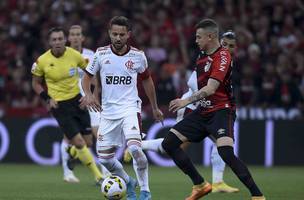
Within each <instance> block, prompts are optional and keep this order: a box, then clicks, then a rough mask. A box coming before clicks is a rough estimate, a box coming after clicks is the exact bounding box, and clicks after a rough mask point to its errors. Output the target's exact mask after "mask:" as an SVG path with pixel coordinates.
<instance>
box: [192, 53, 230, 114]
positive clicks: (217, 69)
mask: <svg viewBox="0 0 304 200" xmlns="http://www.w3.org/2000/svg"><path fill="white" fill-rule="evenodd" d="M197 63H199V64H197V65H196V72H197V85H198V89H201V88H203V87H205V86H206V85H207V84H208V80H209V79H210V78H213V79H215V80H218V81H219V82H220V85H219V87H218V88H217V90H216V91H215V93H214V94H213V95H211V96H208V97H206V98H205V99H204V100H202V103H201V107H200V108H201V112H202V113H203V114H206V113H210V112H213V111H216V110H220V109H225V108H234V107H235V103H234V98H233V96H232V86H231V72H232V60H231V56H230V53H229V51H228V50H226V49H224V48H222V47H221V48H219V49H218V50H217V51H216V52H214V53H213V54H211V55H203V57H201V58H200V59H199V61H198V62H197Z"/></svg>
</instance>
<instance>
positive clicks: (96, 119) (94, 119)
mask: <svg viewBox="0 0 304 200" xmlns="http://www.w3.org/2000/svg"><path fill="white" fill-rule="evenodd" d="M78 86H79V89H80V94H81V95H82V96H84V91H83V89H82V86H81V79H80V80H79V82H78ZM89 114H90V121H91V127H96V126H99V123H100V112H94V111H90V110H89Z"/></svg>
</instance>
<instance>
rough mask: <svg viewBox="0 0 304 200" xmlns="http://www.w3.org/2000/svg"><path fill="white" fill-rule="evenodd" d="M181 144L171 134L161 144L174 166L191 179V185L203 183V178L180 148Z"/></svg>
mask: <svg viewBox="0 0 304 200" xmlns="http://www.w3.org/2000/svg"><path fill="white" fill-rule="evenodd" d="M181 144H182V141H180V139H178V137H176V135H175V134H173V133H171V132H169V133H168V135H167V136H166V137H165V138H164V141H163V142H162V146H163V148H164V150H165V151H166V152H167V154H168V155H169V156H170V157H171V158H172V159H173V161H174V162H175V164H176V165H177V166H178V167H179V168H180V169H181V170H182V171H183V172H184V173H185V174H187V175H188V176H189V177H190V178H191V180H192V182H193V184H194V185H198V184H201V183H203V182H204V178H203V177H202V176H201V175H200V174H199V173H198V171H197V170H196V168H195V167H194V165H193V163H192V162H191V160H190V158H189V157H188V156H187V154H186V153H185V152H184V151H183V150H182V149H181V148H180V145H181Z"/></svg>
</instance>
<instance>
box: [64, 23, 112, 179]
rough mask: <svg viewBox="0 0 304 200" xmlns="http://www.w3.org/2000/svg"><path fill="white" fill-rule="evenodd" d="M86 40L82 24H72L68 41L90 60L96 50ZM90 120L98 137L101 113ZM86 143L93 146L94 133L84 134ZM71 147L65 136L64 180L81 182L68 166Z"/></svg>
mask: <svg viewBox="0 0 304 200" xmlns="http://www.w3.org/2000/svg"><path fill="white" fill-rule="evenodd" d="M84 40H85V37H84V35H83V32H82V27H81V26H80V25H72V26H71V27H70V29H69V35H68V41H69V43H70V47H72V48H73V49H75V50H77V51H79V52H80V53H81V54H82V56H83V57H84V58H85V59H88V60H89V61H90V60H92V58H93V56H94V51H92V50H90V49H87V48H83V46H82V44H83V42H84ZM78 73H79V78H80V81H79V88H80V93H81V95H84V92H83V89H82V86H81V79H82V77H83V74H84V71H83V70H82V69H78ZM93 81H96V78H94V79H93ZM93 85H94V86H96V85H97V84H96V83H95V82H93ZM89 114H90V120H91V127H92V133H93V134H94V136H95V137H96V135H97V130H98V126H99V120H100V113H99V112H94V111H90V112H89ZM83 137H84V139H85V141H86V144H87V146H88V147H91V146H92V135H91V134H90V135H84V136H83ZM68 147H69V141H68V139H67V138H66V137H64V138H63V140H62V142H61V158H62V168H63V180H64V181H65V182H68V183H79V179H78V178H77V177H76V176H75V174H74V173H73V171H72V170H71V169H69V167H68V160H69V154H68V153H67V148H68ZM100 167H101V171H102V173H103V174H104V175H107V174H109V172H108V170H107V169H106V168H105V167H104V166H102V165H101V166H100Z"/></svg>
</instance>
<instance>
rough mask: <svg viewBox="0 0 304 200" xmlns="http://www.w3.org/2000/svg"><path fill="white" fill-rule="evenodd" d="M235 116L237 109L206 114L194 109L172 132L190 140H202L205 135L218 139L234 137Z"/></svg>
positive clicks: (182, 138)
mask: <svg viewBox="0 0 304 200" xmlns="http://www.w3.org/2000/svg"><path fill="white" fill-rule="evenodd" d="M235 118H236V114H235V111H234V110H230V109H223V110H217V111H214V112H212V113H208V114H205V115H202V114H201V113H200V111H199V110H194V111H193V112H191V113H189V114H187V115H186V116H185V117H184V119H183V120H181V121H180V122H179V123H177V124H176V125H175V126H173V127H172V129H171V132H173V133H175V134H177V135H179V136H180V137H179V138H180V139H181V140H185V141H186V139H187V140H188V141H190V142H200V141H202V140H203V139H204V138H205V137H211V138H213V139H215V140H217V139H218V138H220V137H224V136H228V137H230V138H232V139H234V134H233V125H234V121H235ZM180 134H181V135H180Z"/></svg>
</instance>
